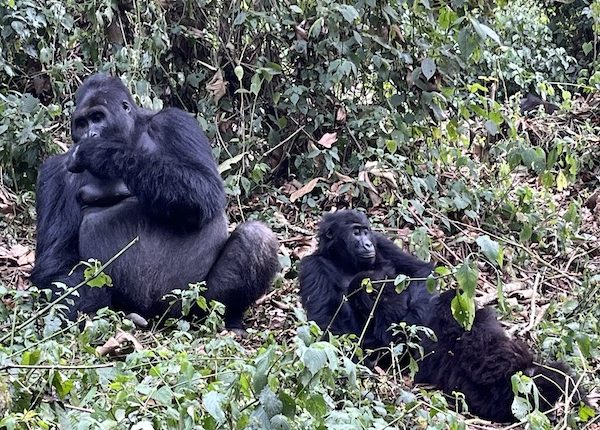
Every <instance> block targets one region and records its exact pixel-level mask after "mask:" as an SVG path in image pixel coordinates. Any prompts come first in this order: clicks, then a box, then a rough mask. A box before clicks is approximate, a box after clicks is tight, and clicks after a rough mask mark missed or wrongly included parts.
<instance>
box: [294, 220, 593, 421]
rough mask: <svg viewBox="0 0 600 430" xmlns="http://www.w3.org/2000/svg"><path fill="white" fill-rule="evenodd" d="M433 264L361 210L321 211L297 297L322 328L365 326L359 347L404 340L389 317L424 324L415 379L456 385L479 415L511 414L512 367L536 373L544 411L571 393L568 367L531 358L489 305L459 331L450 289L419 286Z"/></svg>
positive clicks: (358, 329) (505, 417) (507, 417)
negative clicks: (398, 287) (368, 286)
mask: <svg viewBox="0 0 600 430" xmlns="http://www.w3.org/2000/svg"><path fill="white" fill-rule="evenodd" d="M432 269H433V265H431V264H430V263H426V262H424V261H421V260H419V259H417V258H415V257H413V256H411V255H410V254H407V253H405V252H403V251H402V250H401V249H400V248H399V247H397V246H396V245H394V243H393V242H392V241H391V240H389V239H388V238H386V237H385V236H383V235H381V234H379V233H374V232H372V231H371V227H370V225H369V221H368V220H367V217H366V216H365V215H364V214H362V213H360V212H357V211H348V210H346V211H338V212H336V213H333V214H327V215H325V216H324V217H323V220H322V221H321V224H320V225H319V247H318V249H317V251H316V252H315V253H314V254H313V255H310V256H307V257H305V258H304V259H303V260H302V262H301V266H300V294H301V296H302V304H303V306H304V308H305V309H306V312H307V315H308V318H309V319H311V320H313V321H315V322H316V323H317V324H318V325H319V326H320V327H321V328H322V329H323V330H329V331H330V332H332V333H335V334H343V333H354V334H357V335H358V334H362V333H363V331H364V337H363V347H365V348H368V349H378V348H386V347H387V346H388V345H389V344H390V342H392V341H393V342H395V343H399V342H403V339H402V338H400V337H399V336H394V334H393V332H392V330H391V329H390V326H391V325H392V324H394V323H400V322H403V321H404V322H406V323H408V324H412V325H422V326H428V327H430V328H431V329H432V330H433V331H434V332H435V334H436V338H437V341H433V340H430V339H426V340H424V341H423V343H422V346H423V349H424V351H425V356H424V359H423V361H422V362H421V364H420V368H419V372H418V373H417V375H416V381H417V382H423V383H429V384H433V385H435V386H437V387H438V388H440V389H442V390H443V391H444V392H446V393H448V394H451V393H452V392H453V391H460V392H462V393H463V394H464V395H465V398H466V401H467V404H468V405H469V408H470V410H471V412H473V413H474V414H476V415H479V416H480V417H482V418H486V419H490V420H493V421H511V420H514V417H513V415H512V412H511V404H512V401H513V397H514V396H513V391H512V385H511V376H512V375H513V374H514V373H516V372H518V371H522V372H523V373H525V374H526V375H529V376H531V377H532V378H534V379H535V380H536V383H537V385H538V389H539V391H540V393H541V398H542V400H541V401H540V405H539V407H540V410H542V411H547V410H549V409H550V408H552V406H553V405H554V404H555V403H556V402H557V401H558V400H559V398H560V397H561V395H562V394H563V392H564V391H566V390H565V388H566V387H569V390H568V391H569V392H571V393H573V388H574V384H573V382H572V379H571V378H570V376H569V373H570V372H569V370H568V368H567V367H566V366H565V365H564V364H562V363H558V362H554V363H551V366H544V365H539V364H537V363H534V361H533V354H532V353H531V351H530V350H529V348H528V347H527V346H526V345H525V344H524V343H522V342H519V341H516V340H513V339H510V338H509V337H508V336H507V335H506V333H505V332H504V329H503V328H502V326H501V325H500V322H499V321H498V320H497V318H496V316H495V314H494V312H493V310H492V309H490V308H484V309H478V310H477V311H476V313H475V321H474V323H473V327H472V329H471V331H469V332H467V331H465V330H464V329H463V328H462V327H461V326H460V325H459V324H458V323H457V322H456V321H455V319H454V317H453V316H452V311H451V308H450V303H451V301H452V299H453V297H454V295H455V292H454V291H452V290H451V291H446V292H444V293H442V294H441V295H437V294H430V293H429V292H428V291H427V289H426V288H425V285H424V280H423V279H424V278H426V277H427V276H428V275H429V274H430V273H431V270H432ZM400 274H402V275H406V276H408V277H410V278H417V279H415V280H412V281H411V282H410V284H409V286H408V288H407V289H405V290H404V291H402V292H401V293H400V294H398V293H396V291H395V288H394V285H393V283H392V282H385V280H386V279H388V280H389V279H394V278H395V277H396V276H397V275H400ZM364 278H370V279H371V280H372V281H380V282H376V283H373V287H374V288H373V291H370V292H367V291H366V290H365V289H364V288H362V286H361V284H362V280H363V279H364ZM377 298H379V299H377ZM367 324H368V326H367ZM365 326H366V329H365ZM383 358H384V360H385V361H384V366H385V365H387V364H389V363H388V362H387V361H388V360H389V357H387V356H386V355H384V356H383ZM583 398H584V396H583V395H582V394H581V393H580V392H577V396H574V400H575V401H579V400H582V399H583Z"/></svg>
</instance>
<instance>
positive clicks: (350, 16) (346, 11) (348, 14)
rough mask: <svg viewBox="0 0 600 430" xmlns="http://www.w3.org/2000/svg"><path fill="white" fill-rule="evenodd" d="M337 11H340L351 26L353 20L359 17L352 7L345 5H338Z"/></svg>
mask: <svg viewBox="0 0 600 430" xmlns="http://www.w3.org/2000/svg"><path fill="white" fill-rule="evenodd" d="M337 10H339V11H340V13H341V14H342V16H343V17H344V19H345V20H346V21H348V22H349V23H350V24H352V23H353V22H354V20H355V19H357V18H358V17H359V16H360V15H359V14H358V12H357V10H356V9H355V8H354V6H351V5H347V4H341V5H338V6H337Z"/></svg>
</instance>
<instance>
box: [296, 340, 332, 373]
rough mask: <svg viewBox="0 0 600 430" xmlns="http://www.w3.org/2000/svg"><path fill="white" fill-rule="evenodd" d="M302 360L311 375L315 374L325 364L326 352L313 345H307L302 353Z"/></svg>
mask: <svg viewBox="0 0 600 430" xmlns="http://www.w3.org/2000/svg"><path fill="white" fill-rule="evenodd" d="M302 362H303V363H304V365H305V366H306V367H307V369H308V371H309V372H310V373H311V375H313V376H314V375H316V374H317V372H318V371H319V370H321V369H322V368H323V367H325V364H327V353H326V352H325V351H324V350H322V349H320V348H316V347H315V346H314V345H311V346H309V347H308V348H306V350H305V351H304V354H302Z"/></svg>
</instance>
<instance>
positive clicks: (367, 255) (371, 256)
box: [358, 252, 375, 260]
mask: <svg viewBox="0 0 600 430" xmlns="http://www.w3.org/2000/svg"><path fill="white" fill-rule="evenodd" d="M358 258H360V259H361V260H373V259H374V258H375V252H365V253H363V254H358Z"/></svg>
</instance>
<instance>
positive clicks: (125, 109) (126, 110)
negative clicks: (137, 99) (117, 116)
mask: <svg viewBox="0 0 600 430" xmlns="http://www.w3.org/2000/svg"><path fill="white" fill-rule="evenodd" d="M122 106H123V110H124V111H125V112H129V111H130V109H131V108H130V107H129V103H127V102H123V104H122Z"/></svg>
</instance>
